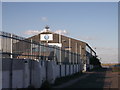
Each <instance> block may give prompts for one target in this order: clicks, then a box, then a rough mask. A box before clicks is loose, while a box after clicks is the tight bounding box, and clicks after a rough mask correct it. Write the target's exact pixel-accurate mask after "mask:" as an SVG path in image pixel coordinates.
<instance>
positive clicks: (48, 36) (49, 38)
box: [40, 34, 53, 41]
mask: <svg viewBox="0 0 120 90" xmlns="http://www.w3.org/2000/svg"><path fill="white" fill-rule="evenodd" d="M40 40H41V41H52V40H53V34H41V35H40Z"/></svg>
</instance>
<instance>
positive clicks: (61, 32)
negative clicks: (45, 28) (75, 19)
mask: <svg viewBox="0 0 120 90" xmlns="http://www.w3.org/2000/svg"><path fill="white" fill-rule="evenodd" d="M55 33H58V34H62V35H65V34H68V32H67V31H66V30H56V31H55Z"/></svg>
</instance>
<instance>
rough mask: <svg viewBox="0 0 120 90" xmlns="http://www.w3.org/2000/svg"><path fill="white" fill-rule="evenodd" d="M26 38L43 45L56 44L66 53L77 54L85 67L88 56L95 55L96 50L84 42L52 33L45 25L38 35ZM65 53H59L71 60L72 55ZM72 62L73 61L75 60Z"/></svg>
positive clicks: (87, 62)
mask: <svg viewBox="0 0 120 90" xmlns="http://www.w3.org/2000/svg"><path fill="white" fill-rule="evenodd" d="M28 39H29V40H33V41H36V42H40V43H44V44H45V45H52V46H57V47H59V48H60V49H61V50H64V51H66V53H67V52H71V53H73V54H79V55H80V60H82V63H84V64H85V67H87V66H89V63H90V61H89V59H90V57H91V56H96V52H95V51H94V50H93V49H92V48H91V47H90V46H89V45H88V44H87V43H86V42H83V41H80V40H76V39H74V38H70V37H67V36H64V35H61V34H57V33H54V32H52V31H51V30H50V29H49V27H48V26H46V27H45V29H44V31H43V32H41V33H39V34H38V35H35V36H32V37H30V38H28ZM66 53H64V52H61V53H60V54H61V56H62V57H63V56H64V55H66V56H65V57H68V58H66V59H69V61H71V62H72V57H73V56H72V55H69V54H66ZM62 57H61V60H64V59H62ZM76 58H78V57H76ZM73 62H75V60H74V61H73Z"/></svg>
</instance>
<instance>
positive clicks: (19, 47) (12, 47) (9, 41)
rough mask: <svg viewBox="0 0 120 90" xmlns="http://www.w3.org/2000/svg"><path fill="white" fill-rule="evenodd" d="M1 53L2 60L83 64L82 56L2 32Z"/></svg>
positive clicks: (0, 33) (0, 40)
mask: <svg viewBox="0 0 120 90" xmlns="http://www.w3.org/2000/svg"><path fill="white" fill-rule="evenodd" d="M0 51H1V54H2V58H17V59H18V58H20V59H22V58H26V59H35V60H36V59H38V60H55V61H56V62H58V63H65V64H68V63H71V64H78V63H80V62H81V59H80V54H77V53H73V52H70V51H67V50H63V49H61V48H60V47H57V46H50V45H45V44H42V43H39V42H35V41H33V40H32V39H31V40H28V39H26V38H23V37H20V36H17V35H14V34H11V33H7V32H2V31H1V32H0Z"/></svg>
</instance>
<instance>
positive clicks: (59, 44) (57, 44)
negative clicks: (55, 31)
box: [48, 43, 62, 47]
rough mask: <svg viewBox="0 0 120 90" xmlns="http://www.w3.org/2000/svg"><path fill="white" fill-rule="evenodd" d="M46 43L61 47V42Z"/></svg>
mask: <svg viewBox="0 0 120 90" xmlns="http://www.w3.org/2000/svg"><path fill="white" fill-rule="evenodd" d="M48 45H52V46H58V47H62V44H61V43H48Z"/></svg>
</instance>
